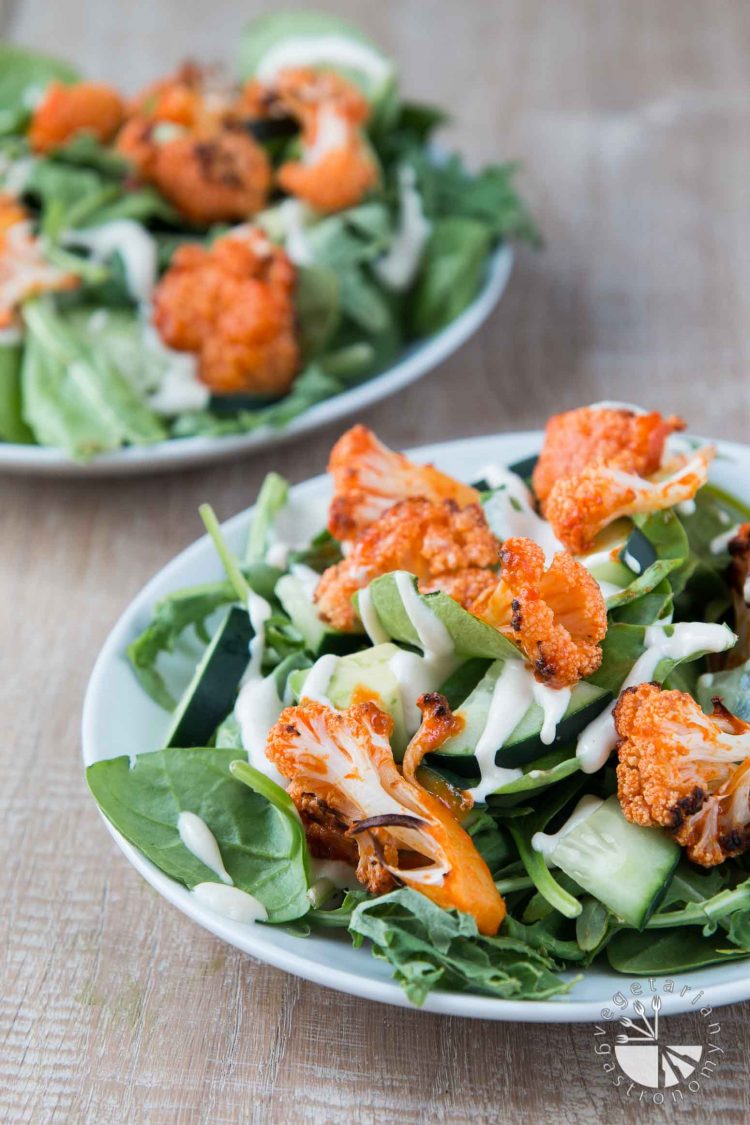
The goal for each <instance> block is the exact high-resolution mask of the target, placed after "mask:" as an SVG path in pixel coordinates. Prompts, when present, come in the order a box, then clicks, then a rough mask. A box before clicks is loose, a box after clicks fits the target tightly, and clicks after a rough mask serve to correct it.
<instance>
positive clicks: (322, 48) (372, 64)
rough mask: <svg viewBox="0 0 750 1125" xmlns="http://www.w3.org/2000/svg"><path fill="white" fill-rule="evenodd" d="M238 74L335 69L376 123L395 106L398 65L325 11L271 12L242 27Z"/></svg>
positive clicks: (266, 77) (268, 76) (271, 74)
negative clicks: (359, 95)
mask: <svg viewBox="0 0 750 1125" xmlns="http://www.w3.org/2000/svg"><path fill="white" fill-rule="evenodd" d="M237 65H238V70H239V73H240V77H241V78H252V77H257V78H260V79H261V80H262V81H270V80H272V79H273V78H275V77H276V75H277V74H278V73H279V72H280V71H282V70H285V69H289V68H297V67H313V68H314V69H322V70H334V71H336V72H337V73H339V74H341V75H342V76H343V77H344V78H347V79H348V80H349V81H350V82H354V83H355V84H356V85H357V86H358V87H359V88H360V90H361V91H362V93H363V94H364V95H365V97H366V98H367V100H368V101H369V102H370V104H371V105H372V107H373V111H374V114H375V117H376V119H377V121H378V123H379V124H386V123H389V122H390V121H391V120H392V119H393V117H394V115H395V113H396V112H397V110H398V91H397V78H396V67H395V64H394V63H393V61H392V60H391V59H389V58H388V56H387V55H384V54H383V52H382V51H380V50H379V49H378V48H377V47H376V46H375V44H374V43H373V42H372V41H371V40H370V39H368V37H367V36H366V35H364V34H363V32H361V31H360V30H359V29H358V28H356V27H353V26H352V25H351V24H349V23H347V22H346V21H345V20H342V19H339V18H338V17H336V16H332V15H327V14H326V13H324V12H305V11H302V12H274V13H272V14H269V15H266V16H261V18H260V19H257V20H254V21H253V23H251V24H250V25H249V26H248V27H247V28H246V29H245V31H244V32H243V34H242V37H241V39H240V46H239V52H238V59H237Z"/></svg>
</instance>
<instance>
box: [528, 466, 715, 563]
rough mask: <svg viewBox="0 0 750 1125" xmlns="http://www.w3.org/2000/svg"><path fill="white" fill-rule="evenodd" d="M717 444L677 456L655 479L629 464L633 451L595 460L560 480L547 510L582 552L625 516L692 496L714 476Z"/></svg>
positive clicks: (562, 535) (568, 542) (561, 534)
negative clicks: (710, 473)
mask: <svg viewBox="0 0 750 1125" xmlns="http://www.w3.org/2000/svg"><path fill="white" fill-rule="evenodd" d="M714 453H715V450H714V448H713V446H704V447H703V448H702V449H698V450H696V451H695V452H694V453H692V454H690V456H687V455H683V456H680V457H677V458H675V459H674V460H673V461H672V462H671V463H670V464H669V465H667V466H664V469H663V471H662V472H661V473H659V474H658V475H656V476H653V477H651V478H646V477H642V476H639V475H638V474H637V473H634V472H632V471H631V469H630V468H629V463H630V457H629V455H628V454H618V456H617V457H615V458H613V459H612V460H610V461H609V462H608V463H607V464H604V463H602V462H594V463H593V464H590V465H587V466H586V468H584V469H583V470H582V471H581V472H580V473H578V474H577V475H575V476H568V477H563V478H561V479H559V480H558V481H556V482H555V484H554V485H553V486H552V488H551V490H550V492H549V495H548V496H547V500H546V503H545V505H544V514H545V516H546V518H547V519H548V520H549V522H550V524H551V525H552V530H553V531H554V533H555V535H556V536H557V538H558V539H559V540H560V542H561V543H563V544H564V546H565V547H567V548H568V550H569V551H572V552H573V554H576V555H579V554H583V553H584V552H585V551H587V550H588V549H589V548H590V547H591V546H592V544H593V542H594V539H595V538H596V536H597V534H598V532H600V531H601V530H602V528H604V527H607V526H608V524H610V523H614V521H615V520H617V519H620V518H621V517H622V516H633V515H637V514H646V513H648V512H659V511H663V510H664V509H665V508H672V507H674V505H675V504H680V503H683V502H684V501H686V500H692V498H693V497H694V496H695V494H696V492H697V491H698V490H699V489H700V488H702V487H703V485H704V484H705V483H706V481H707V480H708V467H709V465H710V464H711V461H712V460H713V456H714Z"/></svg>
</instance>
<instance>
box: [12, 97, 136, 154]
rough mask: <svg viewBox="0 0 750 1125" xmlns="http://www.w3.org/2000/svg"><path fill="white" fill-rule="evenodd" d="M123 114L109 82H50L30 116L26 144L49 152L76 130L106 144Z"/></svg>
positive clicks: (115, 130) (123, 110)
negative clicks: (108, 84)
mask: <svg viewBox="0 0 750 1125" xmlns="http://www.w3.org/2000/svg"><path fill="white" fill-rule="evenodd" d="M124 115H125V105H124V103H123V101H122V98H121V97H120V95H119V94H118V93H117V91H116V90H113V89H112V88H111V87H110V86H105V85H104V84H103V83H99V82H77V83H76V84H75V85H73V86H65V85H63V83H62V82H52V83H50V85H49V86H48V87H47V90H46V91H45V94H44V97H43V98H42V100H41V101H40V103H39V105H38V106H37V107H36V109H35V110H34V113H33V116H32V118H31V125H30V127H29V134H28V139H29V144H30V145H31V148H32V149H33V150H34V152H39V153H43V152H52V151H53V150H54V149H56V148H60V147H61V146H62V145H64V144H67V142H68V141H70V140H72V139H73V137H75V136H77V135H78V134H80V133H89V134H90V135H91V136H93V137H96V139H97V140H98V141H101V142H102V144H106V143H107V142H108V141H110V140H112V138H113V137H114V135H115V133H116V132H117V130H118V129H119V128H120V124H121V122H122V120H123V117H124Z"/></svg>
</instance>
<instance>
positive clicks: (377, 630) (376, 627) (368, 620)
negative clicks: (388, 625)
mask: <svg viewBox="0 0 750 1125" xmlns="http://www.w3.org/2000/svg"><path fill="white" fill-rule="evenodd" d="M357 608H358V611H359V619H360V621H361V622H362V624H363V625H364V627H365V632H366V633H367V636H368V637H369V638H370V640H371V641H372V643H373V644H374V645H382V644H385V642H386V641H389V640H390V637H389V636H388V634H387V633H386V631H385V629H384V628H383V626H382V624H381V623H380V618H379V617H378V611H377V610H376V609H375V606H374V605H373V604H372V594H371V593H370V587H369V586H365V588H364V589H363V590H360V591H359V594H358V595H357Z"/></svg>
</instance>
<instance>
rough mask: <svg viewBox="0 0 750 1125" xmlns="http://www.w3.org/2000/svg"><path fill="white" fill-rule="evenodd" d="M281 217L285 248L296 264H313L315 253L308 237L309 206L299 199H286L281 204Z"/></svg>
mask: <svg viewBox="0 0 750 1125" xmlns="http://www.w3.org/2000/svg"><path fill="white" fill-rule="evenodd" d="M278 212H279V218H280V219H281V224H282V228H283V232H284V249H285V250H286V252H287V254H288V255H289V258H290V259H291V261H292V262H294V264H295V266H312V265H313V264H314V262H315V253H314V251H313V248H312V245H311V244H310V240H309V238H308V237H307V229H306V227H307V220H308V218H309V216H310V214H311V212H310V209H309V207H307V206H306V205H305V204H304V203H300V201H299V200H298V199H285V200H284V202H283V203H280V204H279V208H278Z"/></svg>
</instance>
